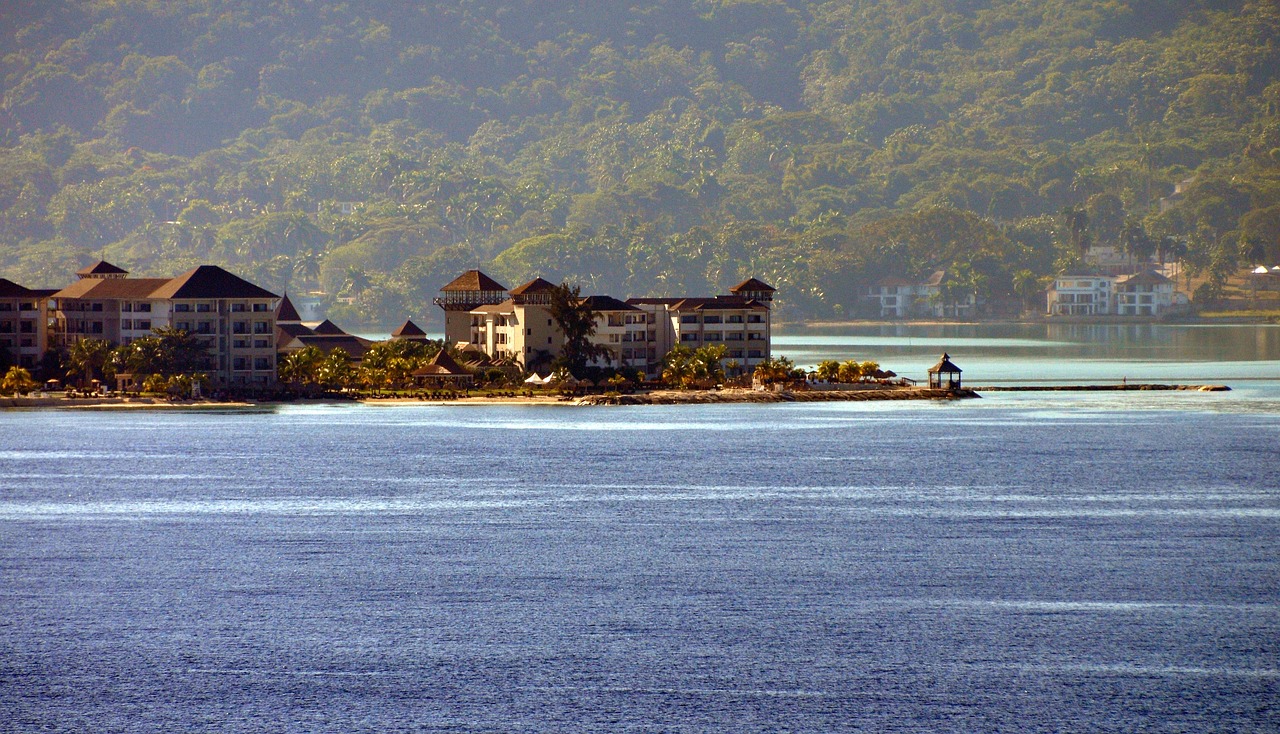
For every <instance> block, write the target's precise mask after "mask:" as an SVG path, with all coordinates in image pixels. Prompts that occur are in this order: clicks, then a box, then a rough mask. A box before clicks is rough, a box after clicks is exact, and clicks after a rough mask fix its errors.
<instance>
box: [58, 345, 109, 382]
mask: <svg viewBox="0 0 1280 734" xmlns="http://www.w3.org/2000/svg"><path fill="white" fill-rule="evenodd" d="M111 348H112V347H111V342H109V341H107V340H105V339H81V340H80V341H78V342H76V343H75V344H72V345H71V352H70V354H69V355H68V357H67V374H69V375H78V376H79V377H80V384H81V385H82V386H83V385H85V384H88V383H89V382H90V381H91V380H95V379H105V378H106V373H105V369H106V367H107V365H108V363H109V360H110V358H111Z"/></svg>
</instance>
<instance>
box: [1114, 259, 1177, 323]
mask: <svg viewBox="0 0 1280 734" xmlns="http://www.w3.org/2000/svg"><path fill="white" fill-rule="evenodd" d="M1115 299H1116V300H1115V303H1116V313H1117V314H1119V315H1121V316H1159V315H1160V314H1161V313H1163V312H1165V311H1167V310H1169V308H1171V307H1172V306H1173V303H1174V292H1173V281H1172V280H1169V279H1168V278H1166V277H1164V276H1163V275H1161V274H1159V273H1157V272H1155V271H1154V270H1146V271H1143V272H1141V273H1134V274H1133V275H1125V276H1121V277H1120V278H1117V279H1116V286H1115Z"/></svg>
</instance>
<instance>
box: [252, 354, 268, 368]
mask: <svg viewBox="0 0 1280 734" xmlns="http://www.w3.org/2000/svg"><path fill="white" fill-rule="evenodd" d="M253 368H254V369H255V370H269V369H271V358H270V357H254V358H253Z"/></svg>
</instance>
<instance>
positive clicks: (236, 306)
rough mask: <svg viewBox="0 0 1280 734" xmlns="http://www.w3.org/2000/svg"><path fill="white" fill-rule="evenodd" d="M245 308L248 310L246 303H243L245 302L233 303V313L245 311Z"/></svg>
mask: <svg viewBox="0 0 1280 734" xmlns="http://www.w3.org/2000/svg"><path fill="white" fill-rule="evenodd" d="M245 310H246V309H245V306H244V304H243V303H233V304H231V313H244V312H245Z"/></svg>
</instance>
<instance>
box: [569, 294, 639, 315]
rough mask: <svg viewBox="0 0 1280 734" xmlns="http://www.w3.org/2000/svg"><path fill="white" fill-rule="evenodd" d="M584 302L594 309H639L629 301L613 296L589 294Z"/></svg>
mask: <svg viewBox="0 0 1280 734" xmlns="http://www.w3.org/2000/svg"><path fill="white" fill-rule="evenodd" d="M582 301H583V302H584V303H586V304H587V305H589V306H590V307H591V310H592V311H639V310H640V309H638V308H636V307H635V306H632V305H630V304H627V303H623V302H622V301H619V300H618V299H616V298H614V297H613V296H587V297H586V298H584V299H582Z"/></svg>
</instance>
